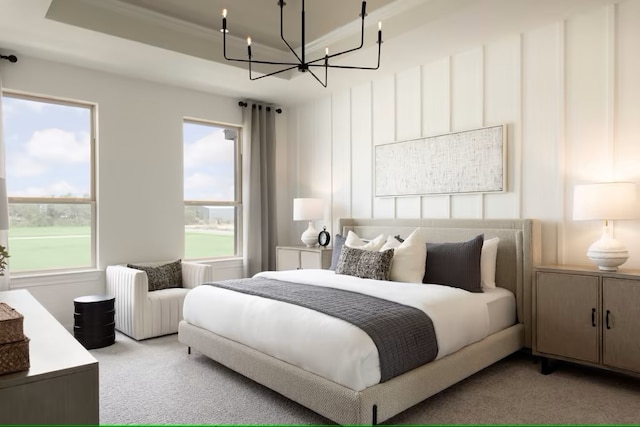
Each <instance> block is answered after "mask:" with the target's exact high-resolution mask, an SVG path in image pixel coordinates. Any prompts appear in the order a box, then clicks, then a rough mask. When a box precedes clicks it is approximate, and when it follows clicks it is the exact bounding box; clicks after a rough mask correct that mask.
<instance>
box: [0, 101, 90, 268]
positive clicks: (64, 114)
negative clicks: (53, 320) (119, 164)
mask: <svg viewBox="0 0 640 427" xmlns="http://www.w3.org/2000/svg"><path fill="white" fill-rule="evenodd" d="M2 103H3V105H2V114H3V121H4V144H5V155H6V165H7V194H8V197H9V252H10V254H11V258H10V259H9V265H10V268H11V273H12V274H14V273H21V272H34V271H38V272H40V271H44V270H64V269H81V268H89V267H95V208H96V207H95V196H94V195H95V192H94V168H93V152H94V140H95V138H94V123H95V121H94V108H93V106H91V105H88V104H80V103H73V102H67V101H58V100H53V99H45V98H38V97H33V96H23V95H17V94H8V93H6V92H5V94H4V96H3V97H2Z"/></svg>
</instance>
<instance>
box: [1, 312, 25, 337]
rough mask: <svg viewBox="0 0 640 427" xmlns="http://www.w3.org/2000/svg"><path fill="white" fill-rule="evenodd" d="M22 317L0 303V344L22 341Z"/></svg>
mask: <svg viewBox="0 0 640 427" xmlns="http://www.w3.org/2000/svg"><path fill="white" fill-rule="evenodd" d="M23 321H24V316H23V315H22V314H20V313H18V312H17V311H16V310H15V309H14V308H11V307H10V306H9V305H7V304H5V303H3V302H0V344H6V343H11V342H18V341H22V340H24V330H23Z"/></svg>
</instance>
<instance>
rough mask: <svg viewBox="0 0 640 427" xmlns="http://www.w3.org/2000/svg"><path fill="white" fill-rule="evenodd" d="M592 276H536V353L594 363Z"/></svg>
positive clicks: (595, 338) (595, 296)
mask: <svg viewBox="0 0 640 427" xmlns="http://www.w3.org/2000/svg"><path fill="white" fill-rule="evenodd" d="M598 281H599V278H598V277H595V276H587V275H579V274H561V273H549V272H538V276H537V283H536V294H537V296H536V304H537V305H536V307H537V313H536V314H537V318H536V319H537V320H536V326H537V329H536V331H537V339H536V343H537V351H539V352H541V353H547V354H549V355H557V356H563V357H568V358H573V359H577V360H584V361H587V362H593V363H598V361H599V351H598V323H599V322H598V320H599V318H598V313H599V311H598V307H599V306H598V285H599V283H598Z"/></svg>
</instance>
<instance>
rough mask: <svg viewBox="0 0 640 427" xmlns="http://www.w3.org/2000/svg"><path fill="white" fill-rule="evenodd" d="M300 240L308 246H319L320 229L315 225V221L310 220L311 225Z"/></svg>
mask: <svg viewBox="0 0 640 427" xmlns="http://www.w3.org/2000/svg"><path fill="white" fill-rule="evenodd" d="M300 240H302V243H304V244H305V246H306V247H308V248H313V247H315V246H318V230H316V229H315V228H314V227H313V223H312V222H311V221H309V227H308V228H307V229H306V230H305V231H304V233H302V236H300Z"/></svg>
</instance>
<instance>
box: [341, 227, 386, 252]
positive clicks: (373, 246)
mask: <svg viewBox="0 0 640 427" xmlns="http://www.w3.org/2000/svg"><path fill="white" fill-rule="evenodd" d="M384 242H385V240H384V235H383V234H381V235H379V236H378V237H376V238H375V239H371V240H363V239H361V238H360V237H359V236H358V235H357V234H356V233H354V232H353V231H351V230H349V233H347V240H345V242H344V244H345V246H349V247H350V248H358V249H364V250H366V251H376V252H377V251H379V250H380V248H381V247H382V245H384Z"/></svg>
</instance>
